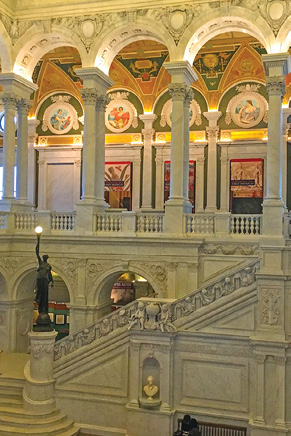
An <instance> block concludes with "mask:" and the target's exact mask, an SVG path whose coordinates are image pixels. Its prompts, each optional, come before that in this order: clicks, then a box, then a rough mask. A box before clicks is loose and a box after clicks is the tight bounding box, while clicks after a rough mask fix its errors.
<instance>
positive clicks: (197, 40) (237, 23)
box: [179, 11, 275, 65]
mask: <svg viewBox="0 0 291 436" xmlns="http://www.w3.org/2000/svg"><path fill="white" fill-rule="evenodd" d="M216 15H217V14H216ZM255 17H256V15H255V13H254V12H248V11H244V17H240V16H239V15H238V16H236V15H233V16H228V17H221V16H217V17H216V18H213V19H212V20H206V19H205V20H203V19H200V20H199V23H197V24H199V27H197V28H196V30H194V31H193V26H191V27H190V26H189V28H188V29H187V30H186V31H185V33H184V35H183V37H182V38H181V41H180V44H179V45H181V46H182V47H183V46H184V47H185V51H184V55H183V58H184V60H188V61H189V63H190V64H191V65H192V64H193V62H194V59H195V56H196V55H197V53H198V51H199V50H200V49H201V47H202V46H203V45H204V44H205V43H206V42H207V41H209V40H210V39H211V38H213V37H215V36H217V35H219V34H220V33H225V32H233V31H236V32H243V33H248V34H250V35H252V36H253V37H255V38H256V39H258V40H259V41H260V42H261V43H262V44H263V45H264V46H265V48H266V50H267V52H268V53H269V52H271V51H272V48H273V47H274V45H275V36H274V34H273V32H272V30H271V28H270V27H269V25H268V24H267V22H266V21H264V20H263V19H262V18H261V17H260V16H259V17H258V18H257V21H254V18H255ZM200 18H201V17H200ZM203 21H204V22H203ZM201 22H202V24H201ZM260 25H261V26H260Z"/></svg>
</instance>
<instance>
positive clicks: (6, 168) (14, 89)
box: [0, 73, 38, 211]
mask: <svg viewBox="0 0 291 436" xmlns="http://www.w3.org/2000/svg"><path fill="white" fill-rule="evenodd" d="M0 85H1V86H2V88H3V93H2V94H1V99H2V102H3V105H4V111H5V130H4V137H3V179H4V180H3V182H4V183H3V200H1V201H0V209H1V210H6V211H11V210H12V209H13V208H14V207H15V208H17V210H23V211H25V210H27V207H28V208H29V210H30V209H31V206H32V205H30V204H28V201H27V174H28V169H27V163H28V158H27V156H26V154H27V143H28V133H27V115H28V110H27V109H28V108H26V109H24V106H26V102H28V101H29V100H30V95H31V93H32V92H33V91H36V90H37V88H38V86H37V85H36V84H34V83H32V82H30V81H29V80H27V79H24V78H23V77H21V76H19V75H17V74H15V73H4V74H0ZM21 102H22V103H21ZM23 104H24V106H23ZM21 105H22V106H23V108H22V109H20V106H21ZM17 106H18V110H17V112H18V117H19V120H18V140H17V154H19V153H20V156H19V157H18V158H17V165H18V168H17V179H19V178H20V181H17V184H18V192H19V190H20V189H21V192H19V195H18V194H17V198H16V199H15V198H14V195H13V194H14V193H13V191H14V165H15V130H16V127H15V122H14V118H15V115H16V107H17ZM22 158H23V162H22ZM22 172H23V174H22ZM25 180H26V183H25ZM23 183H24V185H25V186H22V185H23ZM20 185H21V188H20ZM25 190H26V193H25V192H24V191H25Z"/></svg>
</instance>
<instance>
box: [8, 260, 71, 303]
mask: <svg viewBox="0 0 291 436" xmlns="http://www.w3.org/2000/svg"><path fill="white" fill-rule="evenodd" d="M50 263H51V265H52V269H53V271H55V272H56V273H57V274H59V276H60V277H61V279H62V280H63V281H64V283H65V285H66V286H67V289H68V293H69V296H70V302H71V301H72V300H74V292H73V290H72V286H71V285H70V280H69V279H68V278H67V277H66V275H65V274H64V273H63V271H61V270H60V268H58V266H55V264H54V262H50ZM36 268H37V264H36V262H30V263H29V264H26V265H25V266H24V267H22V268H21V270H20V271H18V274H17V275H16V277H15V279H14V281H13V282H12V283H11V289H13V294H12V299H13V300H17V299H18V298H19V297H21V287H23V286H29V285H30V287H31V289H32V291H31V292H32V293H31V296H32V297H33V290H34V285H35V278H36Z"/></svg>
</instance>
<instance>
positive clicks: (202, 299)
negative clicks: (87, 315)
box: [54, 259, 260, 360]
mask: <svg viewBox="0 0 291 436" xmlns="http://www.w3.org/2000/svg"><path fill="white" fill-rule="evenodd" d="M259 267H260V261H259V260H258V259H256V260H253V261H252V262H250V263H249V264H248V266H244V267H243V268H242V266H236V267H234V268H232V270H231V272H229V273H228V274H227V275H225V276H223V277H221V278H220V279H219V280H213V282H211V283H209V284H208V285H207V287H203V288H200V289H198V290H196V291H194V292H193V293H191V294H188V295H187V296H185V297H183V298H181V299H179V300H175V301H172V302H169V301H166V300H163V299H160V300H159V299H157V298H152V299H151V298H141V299H139V300H135V301H133V302H132V303H130V304H128V305H126V306H124V307H123V308H120V309H118V310H116V311H115V312H112V313H110V314H109V315H106V316H105V317H103V318H101V319H99V320H98V321H96V322H94V323H93V324H91V325H90V326H88V327H86V328H85V329H82V330H80V331H79V332H76V333H75V334H72V335H69V336H67V337H65V338H63V339H61V340H60V341H58V342H57V343H56V344H55V346H54V353H55V360H59V359H61V358H62V357H63V356H66V355H68V354H70V353H72V352H74V351H76V350H78V349H79V348H81V347H83V346H85V345H88V344H90V343H92V342H93V341H95V340H98V339H100V338H102V337H104V336H107V335H109V334H110V333H114V332H115V333H116V334H119V333H118V332H120V330H121V329H123V331H126V330H132V329H134V330H152V331H160V332H162V333H164V332H174V331H176V329H177V328H176V326H175V324H174V323H175V321H178V320H179V319H182V318H184V317H186V316H188V315H191V314H193V312H195V311H196V310H198V309H200V308H203V307H204V306H209V305H210V304H212V303H214V302H215V301H216V300H218V299H220V298H223V297H225V296H227V295H229V294H231V293H233V292H235V291H236V290H238V289H240V288H243V287H246V286H250V285H252V284H254V283H255V282H256V273H257V272H258V270H259Z"/></svg>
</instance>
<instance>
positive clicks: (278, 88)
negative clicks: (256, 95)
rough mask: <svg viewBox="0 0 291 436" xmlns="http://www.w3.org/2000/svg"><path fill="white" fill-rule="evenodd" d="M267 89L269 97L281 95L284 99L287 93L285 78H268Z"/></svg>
mask: <svg viewBox="0 0 291 436" xmlns="http://www.w3.org/2000/svg"><path fill="white" fill-rule="evenodd" d="M266 88H267V92H268V94H269V95H279V96H280V97H281V99H283V97H284V95H285V92H286V82H285V76H277V77H274V76H271V77H266Z"/></svg>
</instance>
